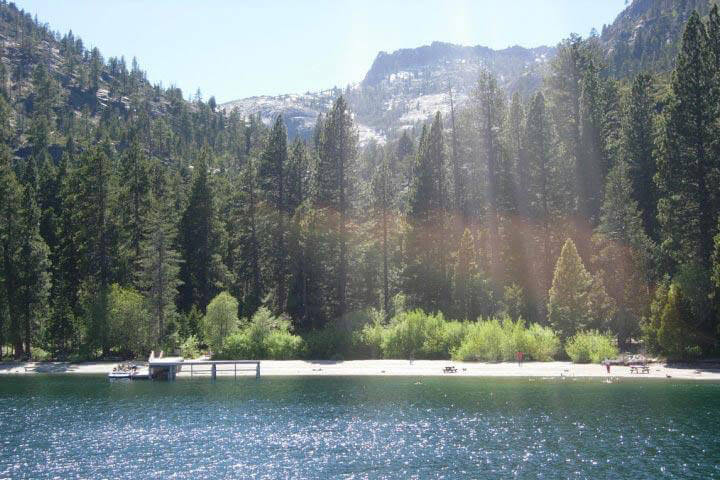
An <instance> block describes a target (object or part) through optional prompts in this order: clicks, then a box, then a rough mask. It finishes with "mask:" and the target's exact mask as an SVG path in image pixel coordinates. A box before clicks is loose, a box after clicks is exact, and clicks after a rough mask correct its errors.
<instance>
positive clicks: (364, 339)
mask: <svg viewBox="0 0 720 480" xmlns="http://www.w3.org/2000/svg"><path fill="white" fill-rule="evenodd" d="M385 330H386V326H385V325H383V324H382V323H381V322H379V321H377V322H372V323H368V324H367V325H365V326H364V327H363V329H362V330H361V331H360V332H359V333H358V335H357V340H356V343H357V344H359V345H362V346H363V347H364V349H365V350H366V351H367V353H368V356H369V357H370V358H381V357H382V353H383V352H382V343H383V337H384V336H385Z"/></svg>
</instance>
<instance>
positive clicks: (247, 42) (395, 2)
mask: <svg viewBox="0 0 720 480" xmlns="http://www.w3.org/2000/svg"><path fill="white" fill-rule="evenodd" d="M16 3H17V5H18V6H19V7H20V8H23V9H24V10H26V11H28V12H30V13H31V14H33V15H35V14H36V15H37V16H38V18H39V19H40V21H41V22H46V23H48V24H50V27H51V28H52V29H53V30H59V31H61V32H63V33H65V32H66V31H67V30H69V29H72V31H73V32H74V33H75V34H77V35H79V36H80V37H81V38H82V39H83V41H84V42H85V45H86V47H90V46H97V47H98V48H99V49H100V51H101V52H102V53H103V55H104V56H105V58H107V57H110V56H118V57H119V56H121V55H125V57H126V58H127V60H128V64H129V62H130V60H131V59H132V57H133V56H135V57H137V58H138V61H139V62H140V65H141V67H142V68H143V70H146V71H147V72H148V77H149V78H150V80H151V81H152V82H162V83H163V85H165V86H168V85H170V84H174V85H176V86H178V87H180V88H182V89H183V92H184V93H185V95H186V96H187V95H188V94H189V93H192V92H195V90H196V89H197V88H200V89H201V91H202V93H203V97H204V98H205V99H207V98H209V96H210V95H215V97H216V98H217V100H218V102H225V101H229V100H233V99H236V98H241V97H248V96H252V95H266V94H267V95H276V94H281V93H302V92H305V91H308V90H319V89H324V88H330V87H332V86H335V85H337V86H345V85H346V84H348V83H352V82H358V81H360V80H362V79H363V77H364V75H365V73H366V72H367V70H368V69H369V68H370V65H371V64H372V61H373V60H374V59H375V56H376V55H377V53H378V52H379V51H381V50H384V51H387V52H392V51H393V50H397V49H399V48H412V47H417V46H420V45H426V44H429V43H430V42H432V41H434V40H439V41H445V42H452V43H459V44H463V45H485V46H488V47H492V48H505V47H509V46H512V45H522V46H524V47H535V46H539V45H554V44H556V43H557V42H558V41H560V40H561V39H563V38H565V37H567V35H568V34H570V33H571V32H575V33H579V34H581V35H583V36H586V35H587V34H588V33H589V32H590V29H591V28H593V27H595V28H597V29H598V31H599V30H601V28H602V26H603V24H609V23H611V22H612V21H613V19H614V18H615V16H616V15H617V14H618V13H619V12H620V11H621V10H622V9H623V8H624V6H625V3H626V0H413V1H411V0H355V1H342V0H307V1H299V0H295V1H293V0H270V1H260V0H258V1H249V0H247V1H245V0H202V1H201V0H144V1H141V0H16Z"/></svg>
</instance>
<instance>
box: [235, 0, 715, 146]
mask: <svg viewBox="0 0 720 480" xmlns="http://www.w3.org/2000/svg"><path fill="white" fill-rule="evenodd" d="M716 1H717V0H634V1H632V2H631V3H630V4H629V5H628V6H627V7H626V8H625V10H623V11H622V12H621V13H620V14H619V15H618V16H617V18H616V19H615V21H614V22H613V23H612V24H611V25H609V26H605V27H603V31H602V35H600V36H599V37H593V38H591V41H594V42H597V44H598V45H599V47H600V51H601V52H602V53H604V55H605V57H606V61H607V63H608V65H609V67H610V70H611V72H613V74H614V75H615V76H617V77H618V78H625V77H629V76H631V75H633V74H635V73H637V72H639V71H642V70H650V71H654V72H666V71H669V70H671V69H672V68H673V64H674V59H675V56H676V54H677V50H678V46H679V44H680V40H681V39H682V34H683V29H684V25H685V22H686V21H687V19H688V17H689V16H690V13H691V12H692V11H693V10H697V11H698V12H700V14H701V15H707V13H708V12H709V11H710V8H711V6H712V4H713V3H715V2H716ZM554 54H555V48H554V47H538V48H532V49H527V48H522V47H517V46H516V47H511V48H507V49H504V50H492V49H490V48H487V47H482V46H475V47H465V46H460V45H453V44H450V43H442V42H434V43H432V44H431V45H425V46H422V47H418V48H409V49H401V50H397V51H395V52H393V53H389V54H388V53H385V52H380V53H379V54H378V56H377V57H376V59H375V61H374V62H373V64H372V66H371V67H370V70H369V71H368V72H367V74H366V75H365V78H364V79H363V80H362V81H361V82H360V83H357V84H354V85H351V86H349V87H347V88H346V89H345V91H344V94H345V95H346V97H347V100H348V103H349V104H350V106H351V108H352V109H353V111H354V112H355V114H356V120H357V122H358V124H359V126H360V131H361V138H364V139H366V140H367V139H369V138H379V139H382V138H384V137H386V136H388V135H392V134H393V132H394V131H397V130H399V129H402V128H407V127H409V126H412V125H415V124H417V123H419V122H423V121H426V120H427V119H428V118H429V117H430V116H431V115H432V114H433V113H435V112H436V111H438V110H439V111H441V112H443V113H446V112H448V111H449V108H450V107H449V96H448V88H449V86H452V88H453V91H454V93H455V96H456V101H457V102H458V103H459V104H462V102H463V101H464V100H466V99H467V96H468V95H469V94H470V92H471V91H472V88H473V86H474V85H475V82H476V81H477V78H478V73H479V72H480V71H481V70H482V69H487V70H489V71H490V72H492V73H494V74H495V75H496V76H497V77H498V81H499V84H500V86H502V87H504V88H505V89H506V90H507V91H508V92H509V93H512V92H515V91H519V92H521V93H523V94H528V93H530V92H533V91H534V90H536V89H537V88H539V87H540V85H541V82H542V74H543V69H544V67H545V66H546V64H547V62H548V61H549V60H550V59H552V58H553V56H554ZM340 93H341V90H340V89H337V88H336V89H331V90H324V91H320V92H314V93H313V92H308V93H306V94H304V95H281V96H275V97H273V96H264V97H252V98H248V99H241V100H236V101H232V102H228V103H226V104H223V105H221V108H223V109H225V110H226V111H230V110H232V109H233V108H237V109H238V111H239V112H240V113H241V114H244V115H249V114H252V113H257V112H260V113H261V115H262V117H263V119H264V121H265V122H266V123H269V122H270V121H271V119H272V118H273V117H274V116H276V115H278V114H282V115H284V116H285V117H286V120H287V122H288V125H289V127H288V129H289V131H290V132H296V133H299V134H300V135H306V136H307V135H309V133H310V132H311V131H312V128H313V126H314V124H315V120H316V118H317V116H318V114H320V113H322V112H325V111H327V109H328V108H329V106H330V105H331V103H332V99H333V98H335V97H336V96H337V95H339V94H340Z"/></svg>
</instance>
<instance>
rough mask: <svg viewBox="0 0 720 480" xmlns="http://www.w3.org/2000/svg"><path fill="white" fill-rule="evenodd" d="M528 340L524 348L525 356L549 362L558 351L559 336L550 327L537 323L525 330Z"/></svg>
mask: <svg viewBox="0 0 720 480" xmlns="http://www.w3.org/2000/svg"><path fill="white" fill-rule="evenodd" d="M527 333H528V337H529V342H528V345H527V346H526V348H525V349H524V350H521V351H523V352H525V353H526V356H529V357H530V358H531V359H532V360H537V361H538V362H550V361H552V360H553V359H554V358H555V356H556V355H557V354H558V352H559V351H560V338H559V337H558V336H557V334H556V333H555V332H554V331H553V329H552V328H550V327H541V326H540V325H538V324H537V323H533V324H532V325H530V328H528V330H527Z"/></svg>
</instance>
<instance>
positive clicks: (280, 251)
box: [258, 116, 288, 312]
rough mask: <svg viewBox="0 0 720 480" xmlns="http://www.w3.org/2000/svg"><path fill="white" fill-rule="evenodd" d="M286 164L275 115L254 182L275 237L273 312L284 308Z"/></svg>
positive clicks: (282, 133) (280, 124)
mask: <svg viewBox="0 0 720 480" xmlns="http://www.w3.org/2000/svg"><path fill="white" fill-rule="evenodd" d="M287 163H288V155H287V131H286V129H285V123H284V122H283V119H282V116H278V117H277V119H276V120H275V124H274V125H273V128H272V130H271V131H270V138H269V139H268V143H267V146H266V147H265V151H264V152H263V154H262V157H261V160H260V165H259V168H258V170H259V171H258V183H259V186H260V191H261V192H263V197H264V200H265V204H266V206H267V208H268V215H269V217H270V218H269V221H270V223H271V224H272V227H271V236H272V238H273V239H274V240H275V241H274V243H273V244H272V245H271V246H270V247H269V249H270V252H269V255H268V257H269V258H270V259H271V260H270V261H271V270H272V281H271V282H270V284H271V285H273V290H274V292H273V293H274V295H273V297H274V298H273V303H274V306H275V311H276V312H283V311H285V304H286V285H285V284H286V277H287V267H286V263H287V248H286V236H287V232H286V217H287V215H288V208H287V193H286V187H287V168H288V165H287Z"/></svg>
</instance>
